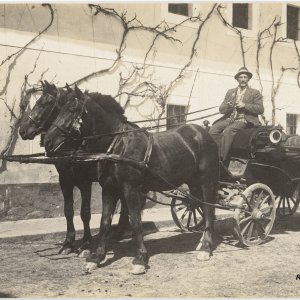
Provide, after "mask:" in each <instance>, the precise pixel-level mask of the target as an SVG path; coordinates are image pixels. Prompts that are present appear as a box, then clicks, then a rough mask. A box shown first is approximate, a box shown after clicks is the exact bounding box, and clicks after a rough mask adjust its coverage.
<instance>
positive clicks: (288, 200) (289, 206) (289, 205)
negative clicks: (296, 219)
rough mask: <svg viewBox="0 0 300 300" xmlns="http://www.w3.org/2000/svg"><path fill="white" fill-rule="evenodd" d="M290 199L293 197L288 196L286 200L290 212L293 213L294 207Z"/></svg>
mask: <svg viewBox="0 0 300 300" xmlns="http://www.w3.org/2000/svg"><path fill="white" fill-rule="evenodd" d="M290 199H291V198H287V199H286V201H287V205H288V209H289V212H290V214H291V213H292V209H291V204H290Z"/></svg>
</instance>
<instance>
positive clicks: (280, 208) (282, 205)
mask: <svg viewBox="0 0 300 300" xmlns="http://www.w3.org/2000/svg"><path fill="white" fill-rule="evenodd" d="M291 189H293V194H292V195H290V194H289V193H288V191H283V192H282V194H279V195H276V203H277V209H276V214H277V216H279V217H286V216H291V215H293V214H294V213H295V212H296V210H297V208H298V206H299V202H300V197H299V196H300V193H299V189H300V183H297V184H296V186H294V187H291Z"/></svg>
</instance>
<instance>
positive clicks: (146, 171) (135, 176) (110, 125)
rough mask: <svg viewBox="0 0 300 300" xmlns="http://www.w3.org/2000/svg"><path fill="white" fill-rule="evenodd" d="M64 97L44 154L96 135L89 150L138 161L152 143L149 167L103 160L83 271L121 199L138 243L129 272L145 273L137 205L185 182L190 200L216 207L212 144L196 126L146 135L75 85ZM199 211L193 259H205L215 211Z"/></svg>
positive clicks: (108, 100) (95, 260)
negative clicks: (97, 220)
mask: <svg viewBox="0 0 300 300" xmlns="http://www.w3.org/2000/svg"><path fill="white" fill-rule="evenodd" d="M67 98H68V99H69V100H68V102H67V103H66V105H65V106H64V107H63V109H62V110H61V112H60V114H59V116H58V117H57V119H56V120H55V122H54V123H53V124H52V126H51V128H50V129H49V130H48V131H47V133H46V136H45V144H46V146H47V148H48V149H49V151H52V152H53V153H55V151H57V150H58V149H59V148H60V147H61V146H62V145H63V144H64V142H66V140H67V139H68V138H71V137H72V136H78V135H79V134H80V135H81V137H82V136H88V135H90V136H92V135H94V137H95V135H101V136H102V137H101V138H100V137H99V136H98V137H97V138H95V139H89V140H88V143H87V151H88V152H90V153H96V152H98V153H99V152H100V153H102V152H106V151H107V149H108V147H109V148H110V149H112V153H113V154H118V155H120V156H121V157H122V158H124V159H127V161H131V162H132V161H135V162H142V161H144V158H145V154H146V153H147V152H148V150H149V145H152V152H151V155H150V160H149V162H148V164H147V165H148V168H147V167H145V168H138V167H136V166H135V165H134V164H131V163H122V162H119V163H117V162H114V161H107V169H106V174H107V176H106V178H105V182H104V184H103V190H102V193H103V194H102V201H103V211H102V219H101V225H100V234H99V241H98V248H97V250H96V252H95V253H92V254H91V256H90V257H89V258H88V259H87V263H86V264H85V269H86V270H87V271H91V270H93V269H95V268H97V266H99V264H100V262H101V261H103V260H104V258H105V256H106V241H107V237H108V232H109V228H110V225H111V220H112V216H113V213H114V209H115V206H116V202H117V199H118V198H119V197H120V196H122V197H124V199H125V201H126V203H127V206H128V211H129V218H130V224H131V227H132V229H133V232H134V238H135V240H136V244H137V253H136V256H135V258H134V260H133V269H132V271H131V272H132V273H133V274H141V273H144V272H145V271H146V267H147V264H148V254H147V250H146V247H145V245H144V240H143V234H142V223H141V204H140V203H141V199H142V198H143V195H144V193H146V192H147V191H149V190H152V191H164V190H170V189H173V187H174V186H180V185H181V184H183V183H186V184H187V185H188V186H189V189H190V193H191V194H192V195H193V196H196V197H197V198H199V199H202V200H203V201H204V202H206V203H209V204H212V203H215V201H216V188H217V180H218V151H217V146H216V144H215V143H214V141H213V140H212V138H211V137H210V135H209V134H208V133H207V132H206V130H205V129H204V128H202V127H200V126H198V125H192V124H191V125H183V126H180V127H178V128H174V129H172V130H169V131H165V132H160V133H154V134H153V135H152V134H149V133H147V132H146V131H145V130H141V129H140V128H138V127H137V126H136V125H135V124H132V123H130V122H128V121H127V120H126V117H125V116H124V111H123V109H122V108H121V106H120V105H119V104H118V103H117V101H115V100H114V99H113V98H112V97H111V96H105V95H102V96H101V95H98V100H97V101H96V100H95V99H94V98H93V97H90V95H89V94H83V93H82V92H81V91H80V90H79V89H78V88H77V87H75V91H74V93H70V94H69V95H68V96H67ZM120 131H122V132H124V133H122V134H119V135H115V137H114V136H111V135H109V133H114V132H120ZM151 140H152V141H153V142H152V143H151ZM150 148H151V147H150ZM146 156H147V155H146ZM202 208H203V212H204V218H205V231H204V233H203V236H202V239H201V241H200V243H201V245H200V247H199V248H200V252H199V255H198V258H199V259H202V260H208V259H209V258H210V256H211V254H212V247H213V245H212V231H213V218H214V207H213V206H212V205H208V204H203V205H202Z"/></svg>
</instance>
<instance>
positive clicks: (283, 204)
mask: <svg viewBox="0 0 300 300" xmlns="http://www.w3.org/2000/svg"><path fill="white" fill-rule="evenodd" d="M285 199H286V198H285V197H284V198H283V203H282V208H283V214H284V215H285Z"/></svg>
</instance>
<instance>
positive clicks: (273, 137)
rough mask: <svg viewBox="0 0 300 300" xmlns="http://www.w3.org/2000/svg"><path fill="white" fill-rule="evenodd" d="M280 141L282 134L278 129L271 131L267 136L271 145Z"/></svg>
mask: <svg viewBox="0 0 300 300" xmlns="http://www.w3.org/2000/svg"><path fill="white" fill-rule="evenodd" d="M281 139H282V132H281V131H280V130H279V129H273V130H272V131H271V132H270V134H269V140H270V142H271V143H272V144H273V145H277V144H278V143H280V141H281Z"/></svg>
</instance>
